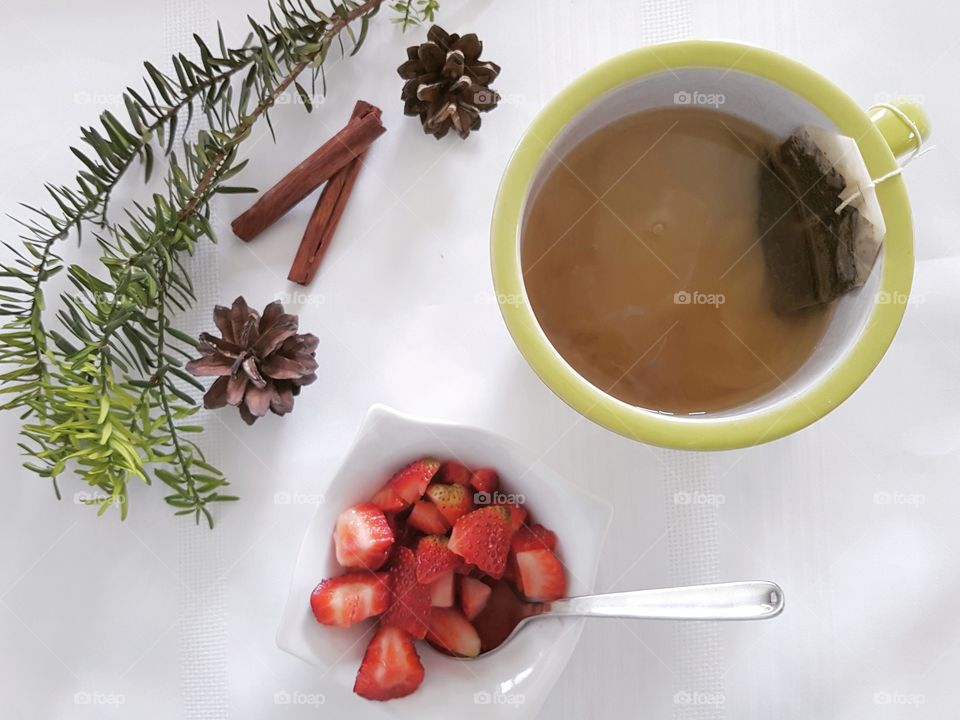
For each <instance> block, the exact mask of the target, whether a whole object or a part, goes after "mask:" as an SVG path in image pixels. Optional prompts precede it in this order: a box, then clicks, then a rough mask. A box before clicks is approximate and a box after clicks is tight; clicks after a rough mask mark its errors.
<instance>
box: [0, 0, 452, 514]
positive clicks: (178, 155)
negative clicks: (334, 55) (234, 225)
mask: <svg viewBox="0 0 960 720" xmlns="http://www.w3.org/2000/svg"><path fill="white" fill-rule="evenodd" d="M383 2H384V0H365V1H361V0H356V1H355V0H333V2H332V8H331V10H330V11H329V12H323V11H321V10H319V9H318V8H317V7H316V6H315V4H314V3H313V1H312V0H280V1H279V3H277V4H274V5H271V6H270V10H269V15H270V20H269V22H268V23H266V24H261V23H258V22H256V21H254V20H253V19H250V25H251V30H252V33H251V35H250V37H249V38H248V40H247V41H246V43H244V45H243V46H242V47H239V48H234V49H230V48H227V46H226V44H225V42H224V39H223V34H222V32H220V33H218V42H217V43H216V44H214V45H212V46H210V45H207V44H206V43H205V42H204V41H203V40H202V39H201V38H200V37H197V36H195V41H196V46H197V47H196V50H197V55H198V56H199V59H198V60H191V59H189V58H188V57H187V56H186V55H184V54H182V53H180V54H177V55H174V56H173V58H172V67H173V71H172V72H171V73H164V72H162V71H161V70H159V69H158V68H157V67H155V66H154V65H152V64H150V63H144V67H145V70H146V75H145V77H144V81H143V88H142V89H140V90H136V89H134V88H127V90H126V92H125V93H124V95H123V102H124V106H125V112H126V118H125V119H124V120H120V119H119V118H117V117H115V116H114V115H113V114H111V113H110V112H104V113H102V114H101V116H100V122H99V125H98V126H96V127H88V128H83V129H82V130H81V139H82V144H81V146H80V147H77V148H71V150H72V151H73V153H74V155H75V156H76V157H77V159H78V161H79V162H80V164H81V168H80V170H79V171H78V173H77V176H76V179H75V182H74V185H73V186H67V185H47V187H46V189H47V192H48V194H49V196H50V201H51V202H50V205H49V208H47V209H42V208H29V207H28V208H26V210H27V211H28V214H27V215H26V217H25V219H21V220H19V223H20V225H21V240H22V243H21V244H19V245H15V244H10V243H5V245H6V247H7V248H8V249H9V250H10V251H11V252H12V253H13V258H12V260H11V261H10V262H9V264H6V265H0V323H2V324H0V366H2V367H3V372H0V394H2V395H4V396H5V401H4V403H3V405H2V406H0V407H3V408H5V409H8V410H13V411H16V412H18V413H19V414H20V415H21V417H22V420H23V425H22V430H21V434H22V442H21V443H20V447H21V449H22V451H23V453H24V454H25V455H27V456H28V460H27V461H26V462H25V463H24V466H25V467H26V468H28V469H29V470H31V471H32V472H34V473H36V474H37V475H39V476H41V477H45V478H49V479H50V481H51V482H52V484H53V486H54V490H55V492H56V493H57V497H58V498H59V497H60V489H59V487H58V479H59V478H60V477H61V476H62V475H63V474H64V473H67V472H73V473H76V474H77V475H78V476H79V477H80V478H81V479H82V480H83V481H84V482H85V483H86V485H87V486H89V488H90V489H91V492H90V493H89V498H90V499H88V500H86V502H87V503H88V504H92V505H96V506H98V512H99V513H103V512H106V511H107V510H108V509H109V508H111V507H114V506H115V507H117V508H118V509H119V511H120V516H121V518H123V517H126V514H127V510H128V495H127V487H128V485H129V484H130V483H131V482H143V483H146V484H152V483H153V481H154V480H158V481H159V483H160V484H162V485H163V486H165V487H166V489H167V490H168V494H167V495H166V496H165V498H164V499H165V500H166V502H167V504H169V505H170V506H171V507H172V508H173V509H174V511H175V514H177V515H189V516H193V518H194V519H195V521H196V522H198V523H199V522H200V521H201V519H203V520H205V521H206V522H207V523H208V524H209V525H210V526H211V527H212V526H213V516H212V514H211V512H210V510H209V506H210V505H212V504H213V503H218V502H226V501H231V500H235V499H236V498H235V497H234V496H231V495H227V494H224V493H223V490H224V488H225V486H227V485H228V483H227V481H226V479H225V478H224V476H223V474H222V473H221V472H220V471H219V470H218V469H217V468H215V467H213V466H212V465H210V464H209V463H207V462H206V461H205V460H204V457H203V453H202V451H201V450H200V448H199V446H198V445H197V444H196V443H195V442H194V441H193V440H192V439H189V436H190V435H195V433H196V432H197V431H198V430H199V429H200V428H199V426H198V425H197V423H196V420H195V419H194V415H196V413H197V412H198V410H199V408H198V406H197V404H196V401H195V400H194V398H193V396H192V395H191V394H190V392H188V390H190V389H191V386H192V387H194V388H195V387H197V386H198V383H197V382H196V381H195V380H194V379H193V378H191V377H190V376H189V375H188V374H187V373H186V372H185V371H184V370H183V368H182V365H183V363H184V361H185V360H186V358H188V357H190V356H191V355H192V354H193V351H194V349H195V348H194V343H193V340H192V339H191V338H190V337H189V336H187V335H185V334H184V333H182V332H180V331H178V330H176V329H175V328H174V327H172V325H171V324H170V319H171V317H172V316H175V315H176V314H177V313H179V312H182V311H183V310H185V309H186V308H188V307H189V306H190V305H191V304H192V303H193V301H194V293H193V285H192V282H191V280H190V277H189V274H188V272H187V269H186V263H187V261H188V259H189V257H190V256H191V255H192V254H193V253H194V250H195V248H196V245H197V243H198V242H200V241H202V240H204V239H210V240H213V239H214V238H213V232H212V230H211V226H210V207H209V203H210V200H211V199H212V197H213V196H214V195H215V194H216V193H226V192H244V191H249V188H239V187H233V186H230V185H228V184H227V181H228V180H229V179H230V178H231V177H233V176H234V175H236V174H237V173H238V172H239V171H240V170H241V169H242V168H243V166H244V165H245V164H246V160H240V159H239V158H238V153H239V150H240V146H241V144H242V143H243V141H244V140H245V139H246V138H247V137H249V136H250V134H251V130H252V129H253V127H254V126H255V125H256V124H257V123H258V122H260V121H261V120H266V121H267V122H268V124H269V117H268V111H269V110H270V108H272V107H273V105H274V104H275V102H276V101H277V99H278V98H279V97H280V96H281V95H282V94H284V93H285V92H287V91H288V89H289V90H290V91H291V92H298V93H300V94H301V97H302V96H303V95H304V94H305V91H304V89H303V85H302V84H301V83H299V82H298V78H300V76H301V75H304V74H306V75H307V76H311V82H315V81H316V79H317V76H318V75H319V74H320V73H322V69H323V62H324V60H325V59H326V56H327V53H328V51H329V49H330V46H331V44H333V43H334V42H335V41H336V42H338V44H340V45H341V47H343V48H344V50H345V52H347V53H351V54H352V53H353V52H356V51H357V50H358V49H359V47H360V45H361V44H362V43H363V40H364V38H365V37H366V34H367V26H368V23H369V22H370V19H371V17H372V16H373V15H375V14H376V12H377V10H379V8H380V5H381V4H383ZM398 4H399V5H407V6H406V7H404V8H402V9H401V10H400V11H399V12H402V13H403V17H402V18H400V20H401V21H402V22H403V24H404V27H406V26H407V25H408V24H410V23H415V22H418V21H419V19H432V16H433V14H434V13H435V12H436V3H435V2H433V1H432V0H431V1H429V2H424V1H423V0H417V2H416V3H410V4H404V3H398ZM412 4H415V5H416V6H417V7H414V8H412V9H411V8H410V7H409V5H412ZM353 24H357V25H358V26H359V27H358V28H357V29H356V30H354V29H353V28H352V27H351V25H353ZM345 32H346V35H347V37H346V38H343V37H342V35H343V34H344V33H345ZM344 46H345V47H344ZM305 105H306V107H307V110H308V111H309V110H310V109H311V107H310V105H309V104H307V103H305ZM198 120H199V121H202V127H201V128H200V129H199V130H198V132H197V134H196V140H195V141H192V142H187V141H179V142H178V138H180V137H182V132H183V131H184V130H186V128H187V127H189V126H190V125H191V124H193V123H196V122H197V121H198ZM160 159H163V160H165V161H166V165H167V168H168V169H167V174H166V178H165V191H164V192H163V193H157V194H154V195H153V196H152V197H151V198H150V199H149V200H147V201H143V202H139V203H133V204H132V205H131V206H130V207H127V208H124V211H123V213H122V219H121V221H119V222H111V221H110V220H109V219H108V213H107V211H108V207H109V203H110V198H111V195H112V193H113V191H114V189H115V188H116V187H117V185H118V183H119V182H120V180H121V179H122V178H123V177H124V175H125V174H126V173H127V171H128V170H129V169H130V168H131V167H132V166H133V165H134V164H135V163H139V164H140V165H141V167H142V169H143V177H144V180H145V181H147V180H149V179H150V176H151V174H152V173H153V172H155V166H156V164H157V160H160ZM115 214H116V213H115ZM88 225H89V226H92V228H93V232H92V236H93V238H94V241H95V242H96V243H97V244H98V245H99V247H100V253H101V257H100V260H99V264H98V265H97V266H94V267H83V266H80V265H75V264H74V265H68V264H67V263H66V262H65V261H64V260H63V258H62V257H61V256H60V254H58V249H57V246H58V244H59V242H60V241H61V240H64V239H65V238H67V237H69V236H71V235H73V234H74V233H76V234H77V235H78V236H79V234H80V230H81V228H83V227H85V226H88ZM63 272H65V273H66V277H67V279H68V280H69V282H70V289H69V290H68V291H66V292H64V293H63V294H62V295H61V296H60V297H59V298H56V302H55V303H54V304H52V305H51V306H49V307H48V305H47V303H48V301H49V300H50V298H46V297H45V296H44V287H45V286H46V283H47V281H48V280H50V279H51V278H53V277H54V276H56V275H58V274H61V273H63ZM51 317H52V318H54V322H55V324H56V326H57V327H56V329H53V328H50V327H48V325H47V322H48V320H49V319H50V318H51ZM201 387H202V386H201Z"/></svg>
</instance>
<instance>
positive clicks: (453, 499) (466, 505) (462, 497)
mask: <svg viewBox="0 0 960 720" xmlns="http://www.w3.org/2000/svg"><path fill="white" fill-rule="evenodd" d="M471 496H472V493H471V492H470V491H469V490H468V489H467V488H465V487H464V486H463V485H445V484H443V483H434V484H433V485H431V486H430V487H428V488H427V497H428V498H430V501H431V502H432V503H433V504H434V505H436V507H437V510H439V511H440V514H441V515H443V517H444V518H446V520H447V522H448V523H450V524H451V525H453V524H454V523H455V522H456V521H457V519H458V518H460V517H462V516H464V515H466V514H467V513H468V512H470V511H471V510H473V498H472V497H471Z"/></svg>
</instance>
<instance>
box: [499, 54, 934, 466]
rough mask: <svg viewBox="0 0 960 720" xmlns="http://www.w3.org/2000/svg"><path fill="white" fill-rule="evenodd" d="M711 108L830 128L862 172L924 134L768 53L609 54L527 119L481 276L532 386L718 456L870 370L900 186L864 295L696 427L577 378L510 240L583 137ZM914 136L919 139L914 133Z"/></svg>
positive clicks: (903, 230)
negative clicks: (489, 279)
mask: <svg viewBox="0 0 960 720" xmlns="http://www.w3.org/2000/svg"><path fill="white" fill-rule="evenodd" d="M711 103H712V104H720V103H722V104H723V109H724V111H725V112H733V113H734V114H737V115H741V116H742V117H744V118H746V119H748V120H750V121H752V122H754V123H756V124H758V125H760V126H761V127H765V128H766V129H768V130H770V131H773V132H774V133H775V134H776V135H778V136H786V135H788V134H789V133H790V132H792V131H793V130H794V129H795V128H796V127H797V126H799V125H802V124H815V125H820V126H822V127H827V128H835V129H836V130H837V131H838V132H839V133H840V134H842V135H846V136H849V137H852V138H854V139H855V140H856V141H857V144H858V145H859V147H860V151H861V153H862V154H863V158H864V160H865V162H866V165H867V168H868V169H869V171H870V175H871V177H873V178H879V177H881V176H883V175H886V174H887V173H889V172H891V171H893V170H895V169H896V167H897V161H896V158H897V157H898V156H900V155H903V154H905V153H907V152H910V151H911V150H913V149H915V147H916V146H917V145H918V144H919V142H921V141H922V139H923V138H925V137H926V135H927V134H928V132H929V123H928V121H927V119H926V116H925V115H924V114H923V111H922V110H921V109H920V108H919V107H918V106H916V105H914V104H910V103H899V102H893V103H892V104H893V105H894V108H893V109H891V108H890V107H876V108H874V109H872V110H870V111H864V110H863V109H861V108H860V107H859V106H858V105H857V104H856V103H854V102H853V100H851V99H850V98H849V97H847V96H846V95H845V94H844V93H843V92H842V91H841V90H840V89H839V88H837V87H836V86H835V85H833V84H832V83H831V82H830V81H829V80H827V79H826V78H824V77H822V76H821V75H819V74H817V73H816V72H814V71H813V70H811V69H809V68H807V67H805V66H804V65H801V64H800V63H798V62H796V61H794V60H791V59H789V58H786V57H784V56H782V55H778V54H776V53H774V52H771V51H769V50H763V49H760V48H756V47H752V46H748V45H741V44H737V43H728V42H710V41H689V42H678V43H670V44H664V45H654V46H650V47H646V48H642V49H640V50H635V51H633V52H629V53H626V54H624V55H621V56H619V57H616V58H614V59H612V60H610V61H608V62H606V63H604V64H602V65H600V66H599V67H597V68H595V69H594V70H591V71H590V72H588V73H587V74H585V75H583V76H582V77H580V78H578V79H577V80H575V81H574V82H573V83H572V84H571V85H570V86H569V87H567V88H566V89H565V90H564V91H563V92H561V93H560V94H559V95H558V96H557V97H556V98H554V99H553V100H552V101H551V102H550V103H549V104H548V105H547V106H546V107H545V108H544V109H543V110H542V111H541V112H540V114H539V115H538V116H537V118H536V119H535V120H534V121H533V124H532V125H531V126H530V128H529V129H528V131H527V132H526V134H525V135H524V136H523V138H522V140H521V141H520V144H519V145H518V147H517V149H516V151H515V153H514V155H513V157H512V158H511V160H510V163H509V165H508V166H507V169H506V172H505V173H504V176H503V181H502V183H501V186H500V191H499V193H498V195H497V200H496V204H495V207H494V214H493V227H492V249H491V256H492V265H493V280H494V286H495V289H496V291H497V297H498V298H507V299H509V301H505V302H501V303H500V309H501V311H502V313H503V317H504V320H505V321H506V323H507V327H508V329H509V330H510V334H511V335H512V336H513V339H514V341H515V342H516V344H517V347H518V348H519V349H520V352H522V353H523V355H524V357H526V359H527V361H528V362H529V363H530V365H531V366H532V367H533V369H534V371H536V373H537V374H538V375H539V376H540V378H541V379H542V380H543V381H544V382H545V383H546V384H547V385H548V386H549V387H550V388H551V389H552V390H553V391H554V392H555V393H556V394H557V395H559V396H560V397H561V398H562V399H563V400H564V401H566V402H567V403H568V404H569V405H570V406H571V407H573V408H574V409H575V410H577V411H578V412H580V413H581V414H583V415H585V416H586V417H588V418H590V419H591V420H593V421H595V422H597V423H599V424H600V425H603V426H605V427H607V428H609V429H610V430H613V431H615V432H618V433H620V434H622V435H625V436H627V437H630V438H634V439H636V440H642V441H644V442H649V443H653V444H656V445H662V446H665V447H674V448H685V449H698V450H718V449H727V448H738V447H744V446H748V445H756V444H759V443H763V442H767V441H770V440H774V439H776V438H780V437H783V436H784V435H788V434H790V433H792V432H795V431H796V430H799V429H801V428H803V427H805V426H807V425H809V424H810V423H812V422H814V421H815V420H818V419H819V418H821V417H823V416H824V415H826V414H827V413H828V412H830V411H831V410H832V409H833V408H835V407H836V406H837V405H839V404H840V403H841V402H843V401H844V400H845V399H846V398H847V397H849V396H850V395H851V394H852V393H853V391H854V390H856V389H857V387H859V386H860V384H861V383H862V382H863V381H864V380H865V379H866V378H867V376H868V375H869V374H870V373H871V372H872V371H873V369H874V368H875V367H876V366H877V364H878V363H879V362H880V358H882V357H883V354H884V353H885V352H886V350H887V348H888V347H889V345H890V342H891V341H892V340H893V336H894V335H895V334H896V332H897V328H898V327H899V325H900V321H901V319H902V317H903V313H904V310H905V307H906V303H907V299H908V298H909V294H910V284H911V280H912V277H913V227H912V222H911V218H910V204H909V202H908V200H907V193H906V188H905V186H904V183H903V180H902V178H901V177H899V176H895V177H892V178H890V179H888V180H886V181H884V182H883V183H881V184H880V185H878V186H877V198H878V200H879V202H880V205H881V208H882V210H883V217H884V221H885V223H886V236H885V239H884V243H883V251H882V253H881V257H880V259H879V260H878V262H877V266H876V267H875V268H874V271H873V273H872V275H871V277H870V280H869V281H868V282H867V284H866V286H864V287H863V288H860V289H859V290H857V291H855V292H852V293H849V294H848V295H846V296H844V297H843V298H842V299H840V300H838V301H837V302H836V307H835V309H834V312H833V315H832V319H831V322H830V326H829V328H828V330H827V332H826V335H825V336H824V338H823V341H822V342H821V344H820V346H819V347H818V349H817V350H816V351H815V353H814V354H813V356H812V357H811V358H810V359H809V360H808V361H807V363H806V364H805V365H804V366H803V367H802V368H801V369H800V370H799V371H798V372H797V373H796V374H795V375H794V376H793V377H791V378H790V379H788V380H787V381H786V382H785V383H783V385H782V386H781V387H780V388H779V389H778V390H777V391H774V392H772V393H770V394H768V395H767V396H765V397H763V398H760V399H759V400H756V401H754V402H752V403H750V404H748V405H745V406H742V407H738V408H733V409H731V410H727V411H724V412H718V413H709V414H705V415H699V416H695V417H691V416H672V415H666V414H662V413H657V412H654V411H651V410H647V409H644V408H638V407H634V406H632V405H628V404H626V403H624V402H622V401H620V400H618V399H616V398H614V397H612V396H610V395H608V394H606V393H605V392H603V391H602V390H600V389H598V388H597V387H595V386H594V385H592V384H590V383H589V382H587V381H586V380H585V379H583V378H582V377H581V376H580V375H579V374H577V372H576V371H575V370H574V369H573V368H572V367H570V365H568V364H567V362H566V361H565V360H564V359H563V358H562V357H561V356H560V354H559V353H558V352H557V351H556V350H555V349H554V348H553V347H552V346H551V344H550V342H549V340H548V339H547V337H546V335H545V334H544V332H543V331H542V330H541V328H540V326H539V325H538V323H537V319H536V316H535V315H534V313H533V310H532V309H531V307H530V304H529V301H528V299H527V295H526V292H525V289H524V282H523V273H522V269H521V263H520V243H521V234H522V229H523V222H524V213H525V211H526V208H527V205H528V201H529V200H530V197H531V195H532V193H534V192H535V191H536V189H537V187H538V185H539V183H540V182H542V180H543V178H544V175H545V173H546V171H547V170H548V169H549V168H550V167H551V165H552V163H555V162H556V158H557V157H558V156H562V155H563V153H565V152H566V151H567V150H569V149H570V148H571V147H573V146H574V145H575V144H576V143H578V142H579V141H580V140H582V139H583V138H584V137H586V136H587V135H589V134H590V133H592V132H594V131H595V130H597V129H599V128H600V127H602V126H604V125H606V124H607V123H609V122H611V121H613V120H615V119H616V118H618V117H621V116H623V115H626V114H629V113H633V112H639V111H642V110H646V109H652V108H656V107H667V106H673V105H676V104H711ZM917 132H919V135H920V137H917Z"/></svg>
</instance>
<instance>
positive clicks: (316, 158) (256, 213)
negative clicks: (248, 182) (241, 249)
mask: <svg viewBox="0 0 960 720" xmlns="http://www.w3.org/2000/svg"><path fill="white" fill-rule="evenodd" d="M361 103H362V106H361ZM358 110H359V112H360V114H359V115H357V112H358ZM384 132H386V128H384V127H383V124H382V123H381V122H380V111H379V110H378V109H377V108H375V107H373V106H372V105H369V104H368V103H364V102H363V101H360V102H358V103H357V107H356V108H354V115H353V116H351V118H350V121H349V122H348V123H347V125H346V127H344V128H343V130H341V131H340V132H338V133H337V134H336V135H334V136H333V137H332V138H330V139H329V140H328V141H327V142H325V143H324V144H323V145H321V146H320V147H319V148H318V149H317V150H315V151H314V152H313V154H311V155H310V157H308V158H307V159H306V160H304V161H303V162H302V163H300V164H299V165H297V167H295V168H294V169H293V170H291V171H290V172H289V173H287V174H286V175H285V176H284V177H283V179H281V180H280V181H279V182H278V183H277V184H276V185H274V186H273V187H272V188H270V189H269V190H267V191H266V192H265V193H263V195H261V196H260V198H259V199H258V200H257V201H256V202H255V203H254V204H253V205H252V206H251V207H250V209H248V210H247V211H246V212H244V213H243V214H242V215H240V216H239V217H237V218H236V219H235V220H234V221H233V223H232V224H231V227H232V228H233V232H234V234H235V235H236V236H237V237H239V238H240V239H241V240H246V241H250V240H253V238H255V237H256V236H257V235H259V234H260V233H261V232H263V230H265V229H266V228H268V227H270V225H272V224H273V223H275V222H276V221H277V220H279V219H280V218H281V217H283V215H284V214H286V213H287V211H289V210H290V209H291V208H292V207H293V206H294V205H296V204H297V203H299V202H300V201H301V200H303V199H304V198H305V197H306V196H307V195H309V194H310V193H312V192H313V191H314V190H316V189H317V188H318V187H320V185H322V184H323V183H324V182H326V181H327V180H329V179H330V178H331V177H333V176H334V175H335V174H336V173H337V172H338V171H339V170H341V169H343V168H345V167H346V166H348V165H350V164H351V163H352V162H353V161H354V160H356V159H357V158H358V157H359V156H360V155H362V154H363V153H364V151H365V150H366V149H367V148H368V147H370V143H372V142H373V141H374V140H376V139H377V138H378V137H380V136H381V135H382V134H383V133H384Z"/></svg>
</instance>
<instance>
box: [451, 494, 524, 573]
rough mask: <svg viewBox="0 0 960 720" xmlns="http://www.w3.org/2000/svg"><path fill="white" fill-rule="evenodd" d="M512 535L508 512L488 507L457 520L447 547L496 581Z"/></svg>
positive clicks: (497, 506)
mask: <svg viewBox="0 0 960 720" xmlns="http://www.w3.org/2000/svg"><path fill="white" fill-rule="evenodd" d="M511 535H512V531H511V529H510V510H509V509H508V508H506V507H503V506H500V505H491V506H488V507H483V508H480V509H479V510H474V511H473V512H472V513H469V514H467V515H464V516H463V517H462V518H460V519H459V520H457V522H456V523H455V524H454V526H453V532H452V533H451V535H450V542H449V543H448V545H447V547H449V548H450V550H452V551H453V552H455V553H457V555H459V556H460V557H462V558H463V559H464V560H465V561H467V562H468V563H472V564H474V565H476V566H477V568H478V569H479V570H481V571H482V572H484V573H486V574H487V575H490V576H491V577H494V578H499V577H500V576H502V575H503V570H504V568H505V567H506V564H507V555H508V553H509V552H510V537H511Z"/></svg>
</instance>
